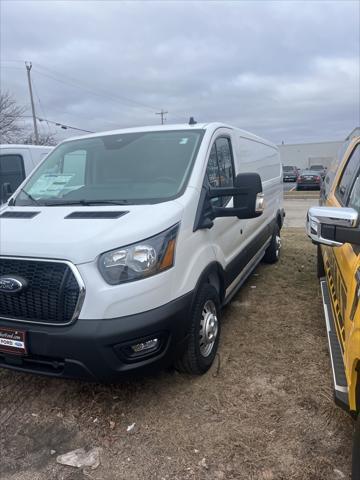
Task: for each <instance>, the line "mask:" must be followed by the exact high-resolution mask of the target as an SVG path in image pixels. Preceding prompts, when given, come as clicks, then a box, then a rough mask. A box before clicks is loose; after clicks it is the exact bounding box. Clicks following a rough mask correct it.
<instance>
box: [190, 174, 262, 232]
mask: <svg viewBox="0 0 360 480" xmlns="http://www.w3.org/2000/svg"><path fill="white" fill-rule="evenodd" d="M218 197H233V199H234V202H233V203H234V206H233V207H216V206H214V205H213V204H212V203H211V199H212V198H218ZM263 211H264V195H263V193H262V183H261V178H260V175H259V174H258V173H240V174H239V175H237V176H236V178H235V181H234V186H233V187H224V188H208V187H207V186H206V185H204V186H203V188H202V190H201V194H200V201H199V205H198V209H197V212H196V217H195V223H194V228H193V230H194V231H196V230H198V229H200V228H211V227H212V226H213V223H214V222H213V220H214V218H216V217H237V218H239V219H246V218H255V217H259V216H260V215H261V214H262V213H263Z"/></svg>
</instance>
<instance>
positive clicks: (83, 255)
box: [0, 201, 183, 264]
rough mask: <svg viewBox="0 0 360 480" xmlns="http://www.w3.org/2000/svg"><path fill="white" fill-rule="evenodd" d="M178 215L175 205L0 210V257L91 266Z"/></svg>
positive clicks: (178, 207) (171, 222) (163, 227)
mask: <svg viewBox="0 0 360 480" xmlns="http://www.w3.org/2000/svg"><path fill="white" fill-rule="evenodd" d="M182 210H183V207H182V205H181V204H180V203H178V202H176V201H171V202H165V203H158V204H155V205H124V206H123V205H121V206H120V205H119V206H92V207H83V206H73V205H72V206H66V207H64V206H52V207H37V206H34V207H7V208H1V217H0V255H1V256H16V257H37V258H53V259H61V260H69V261H71V262H72V263H74V264H80V263H86V262H92V261H94V260H95V258H96V257H97V256H98V255H100V254H101V253H103V252H106V251H108V250H112V249H115V248H118V247H122V246H126V245H129V244H131V243H135V242H139V241H141V240H144V239H146V238H149V237H151V236H153V235H156V234H157V233H160V232H162V231H163V230H166V229H167V228H169V227H171V226H172V225H174V224H176V223H177V222H179V221H180V219H181V217H182ZM24 217H25V218H24ZM85 217H86V218H85ZM98 217H102V218H98ZM109 217H115V218H109Z"/></svg>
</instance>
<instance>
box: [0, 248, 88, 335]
mask: <svg viewBox="0 0 360 480" xmlns="http://www.w3.org/2000/svg"><path fill="white" fill-rule="evenodd" d="M1 259H6V260H20V261H21V260H27V261H31V262H51V263H64V264H65V265H67V266H68V267H69V268H70V270H71V271H72V273H73V274H74V277H75V280H76V281H77V283H78V285H79V297H78V300H77V302H76V305H75V309H74V313H73V316H72V317H71V319H70V321H69V322H65V323H54V322H34V321H33V320H21V319H18V318H11V317H2V316H0V320H9V321H11V322H21V323H31V324H33V325H51V326H53V327H56V326H59V327H63V326H65V325H71V324H72V323H74V322H75V320H77V319H78V317H79V315H80V311H81V308H82V306H83V303H84V300H85V293H86V288H85V283H84V281H83V279H82V277H81V275H80V272H79V270H78V269H77V268H76V266H75V265H74V264H73V263H71V262H69V261H68V260H55V259H53V258H36V257H12V256H3V255H0V260H1Z"/></svg>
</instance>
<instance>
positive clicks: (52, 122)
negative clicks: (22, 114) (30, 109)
mask: <svg viewBox="0 0 360 480" xmlns="http://www.w3.org/2000/svg"><path fill="white" fill-rule="evenodd" d="M37 119H38V120H39V122H47V123H51V124H53V125H56V126H57V127H60V128H62V129H63V130H67V129H68V128H70V129H71V130H78V131H79V132H85V133H95V132H92V131H91V130H84V129H83V128H78V127H72V126H71V125H65V124H64V123H60V122H54V121H53V120H49V119H47V118H39V117H37Z"/></svg>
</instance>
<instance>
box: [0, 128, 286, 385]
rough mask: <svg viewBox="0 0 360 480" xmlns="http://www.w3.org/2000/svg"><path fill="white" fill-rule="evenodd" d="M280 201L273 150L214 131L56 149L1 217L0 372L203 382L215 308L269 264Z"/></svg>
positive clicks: (96, 137)
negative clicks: (182, 376) (139, 375)
mask: <svg viewBox="0 0 360 480" xmlns="http://www.w3.org/2000/svg"><path fill="white" fill-rule="evenodd" d="M282 197H283V194H282V171H281V165H280V158H279V152H278V149H277V147H276V146H275V145H272V144H271V143H269V142H267V141H266V140H263V139H261V138H259V137H257V136H255V135H252V134H250V133H247V132H244V131H242V130H239V129H236V128H232V127H230V126H227V125H223V124H219V123H210V124H194V123H193V122H191V123H190V124H189V125H167V126H157V127H144V128H133V129H126V130H119V131H113V132H108V133H99V134H92V135H88V136H84V137H81V138H75V139H70V140H65V141H63V142H62V143H61V144H59V145H58V146H57V147H56V148H55V150H53V151H52V152H51V153H50V155H49V156H48V157H47V158H46V159H45V161H43V162H42V163H41V164H40V165H39V166H38V168H37V169H36V170H35V171H34V172H33V173H32V175H31V176H30V177H29V178H28V179H27V180H26V181H25V182H24V183H23V184H22V185H21V187H20V188H19V189H18V190H17V191H16V192H15V193H14V194H13V195H12V197H11V198H10V200H9V202H8V205H7V206H6V208H5V209H3V210H2V212H1V214H0V366H2V367H7V368H12V369H16V370H21V371H29V372H34V373H42V374H47V375H53V376H63V377H77V378H79V377H81V378H85V379H97V380H101V381H113V380H116V379H117V378H118V377H119V376H120V375H122V374H124V373H129V372H134V371H135V370H140V371H141V370H142V371H144V370H147V369H150V368H155V367H156V368H159V367H165V366H169V365H174V364H175V366H176V367H177V368H178V369H179V370H181V371H185V372H189V373H193V374H202V373H204V372H206V371H207V370H208V368H209V367H210V366H211V364H212V362H213V360H214V357H215V354H216V351H217V348H218V343H219V337H220V330H221V308H222V307H223V306H224V305H225V304H226V303H227V302H229V301H230V299H231V298H232V296H233V295H234V294H235V293H236V291H237V290H238V288H239V287H240V286H241V284H242V283H243V282H244V280H245V279H246V278H247V277H248V275H249V274H250V273H251V271H252V270H253V269H254V268H255V266H256V265H257V264H258V263H259V262H260V260H261V259H264V260H266V261H268V262H276V260H277V259H278V257H279V252H280V245H281V244H280V229H281V227H282V224H283V216H284V212H283V205H282Z"/></svg>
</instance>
